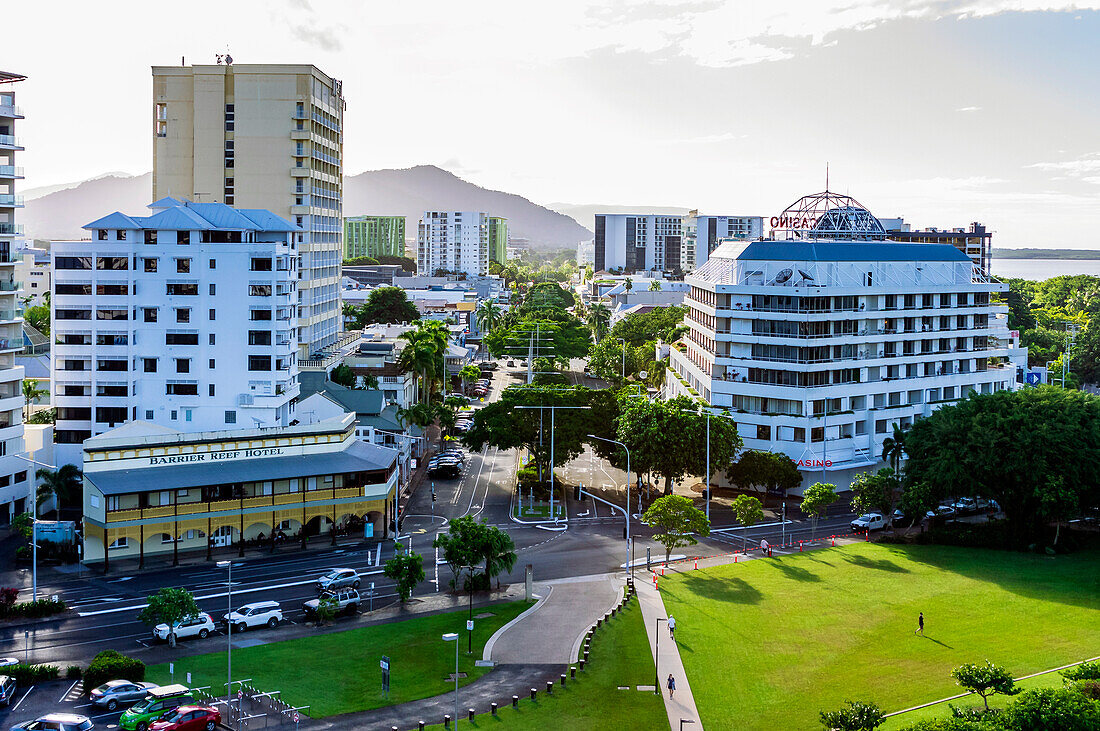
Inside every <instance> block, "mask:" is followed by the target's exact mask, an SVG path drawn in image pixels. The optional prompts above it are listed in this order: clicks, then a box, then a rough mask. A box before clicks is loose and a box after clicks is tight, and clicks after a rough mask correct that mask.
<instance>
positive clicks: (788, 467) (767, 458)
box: [726, 449, 802, 495]
mask: <svg viewBox="0 0 1100 731" xmlns="http://www.w3.org/2000/svg"><path fill="white" fill-rule="evenodd" d="M726 477H728V478H729V480H730V482H732V483H733V484H735V485H737V486H739V487H741V488H742V489H745V490H750V489H751V490H759V491H761V492H774V493H779V494H782V495H786V494H787V490H793V489H794V488H796V487H798V486H799V485H801V484H802V473H801V472H799V471H798V465H796V464H795V462H794V460H793V459H791V458H790V457H788V456H787V455H785V454H783V453H782V452H768V451H765V450H762V449H749V450H746V451H745V452H744V453H742V454H741V458H740V459H739V460H737V461H736V462H734V463H733V464H731V465H730V466H729V469H727V470H726Z"/></svg>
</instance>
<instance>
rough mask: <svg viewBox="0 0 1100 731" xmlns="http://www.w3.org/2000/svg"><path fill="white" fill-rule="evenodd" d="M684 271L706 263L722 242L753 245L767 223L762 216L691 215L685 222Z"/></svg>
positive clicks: (694, 212) (685, 217)
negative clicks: (742, 242) (732, 241)
mask: <svg viewBox="0 0 1100 731" xmlns="http://www.w3.org/2000/svg"><path fill="white" fill-rule="evenodd" d="M683 229H684V244H683V254H682V255H681V257H680V259H681V261H682V262H683V269H684V271H690V270H692V269H694V268H696V267H700V266H702V265H703V264H706V263H707V259H709V258H710V254H711V252H712V251H714V250H715V249H716V248H718V244H719V243H721V242H723V241H730V240H734V241H752V240H754V239H759V238H761V237H762V236H763V235H764V219H763V217H761V216H706V215H703V216H701V215H699V211H692V212H691V213H689V214H688V215H686V216H684V218H683Z"/></svg>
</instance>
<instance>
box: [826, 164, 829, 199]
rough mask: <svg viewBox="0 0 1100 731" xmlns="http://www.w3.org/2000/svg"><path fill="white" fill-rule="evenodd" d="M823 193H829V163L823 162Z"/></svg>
mask: <svg viewBox="0 0 1100 731" xmlns="http://www.w3.org/2000/svg"><path fill="white" fill-rule="evenodd" d="M825 192H826V193H828V192H829V161H828V160H826V161H825Z"/></svg>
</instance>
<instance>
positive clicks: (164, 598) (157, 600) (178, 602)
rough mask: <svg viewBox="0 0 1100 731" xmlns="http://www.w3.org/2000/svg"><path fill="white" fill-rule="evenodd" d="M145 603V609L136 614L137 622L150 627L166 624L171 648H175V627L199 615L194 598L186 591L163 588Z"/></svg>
mask: <svg viewBox="0 0 1100 731" xmlns="http://www.w3.org/2000/svg"><path fill="white" fill-rule="evenodd" d="M145 601H146V604H145V608H144V609H142V610H141V613H140V614H138V621H140V622H143V623H144V624H147V625H149V626H150V627H154V626H156V625H158V624H161V623H164V624H167V625H168V643H169V644H170V645H171V646H172V647H175V646H176V625H178V624H179V623H180V621H181V620H183V619H186V618H187V617H193V616H195V615H196V614H198V613H199V607H198V604H196V603H195V597H194V596H193V595H192V594H191V592H189V591H187V589H179V588H175V587H165V588H163V589H161V590H160V591H158V592H157V593H156V594H153V595H151V596H150V597H149V598H148V599H146V600H145Z"/></svg>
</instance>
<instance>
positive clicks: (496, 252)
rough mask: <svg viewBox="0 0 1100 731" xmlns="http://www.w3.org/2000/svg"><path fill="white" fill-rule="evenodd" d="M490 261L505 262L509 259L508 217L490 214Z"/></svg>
mask: <svg viewBox="0 0 1100 731" xmlns="http://www.w3.org/2000/svg"><path fill="white" fill-rule="evenodd" d="M488 224H489V232H488V236H489V261H495V262H496V263H497V264H505V263H507V261H508V219H507V218H502V217H500V216H489V217H488Z"/></svg>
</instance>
